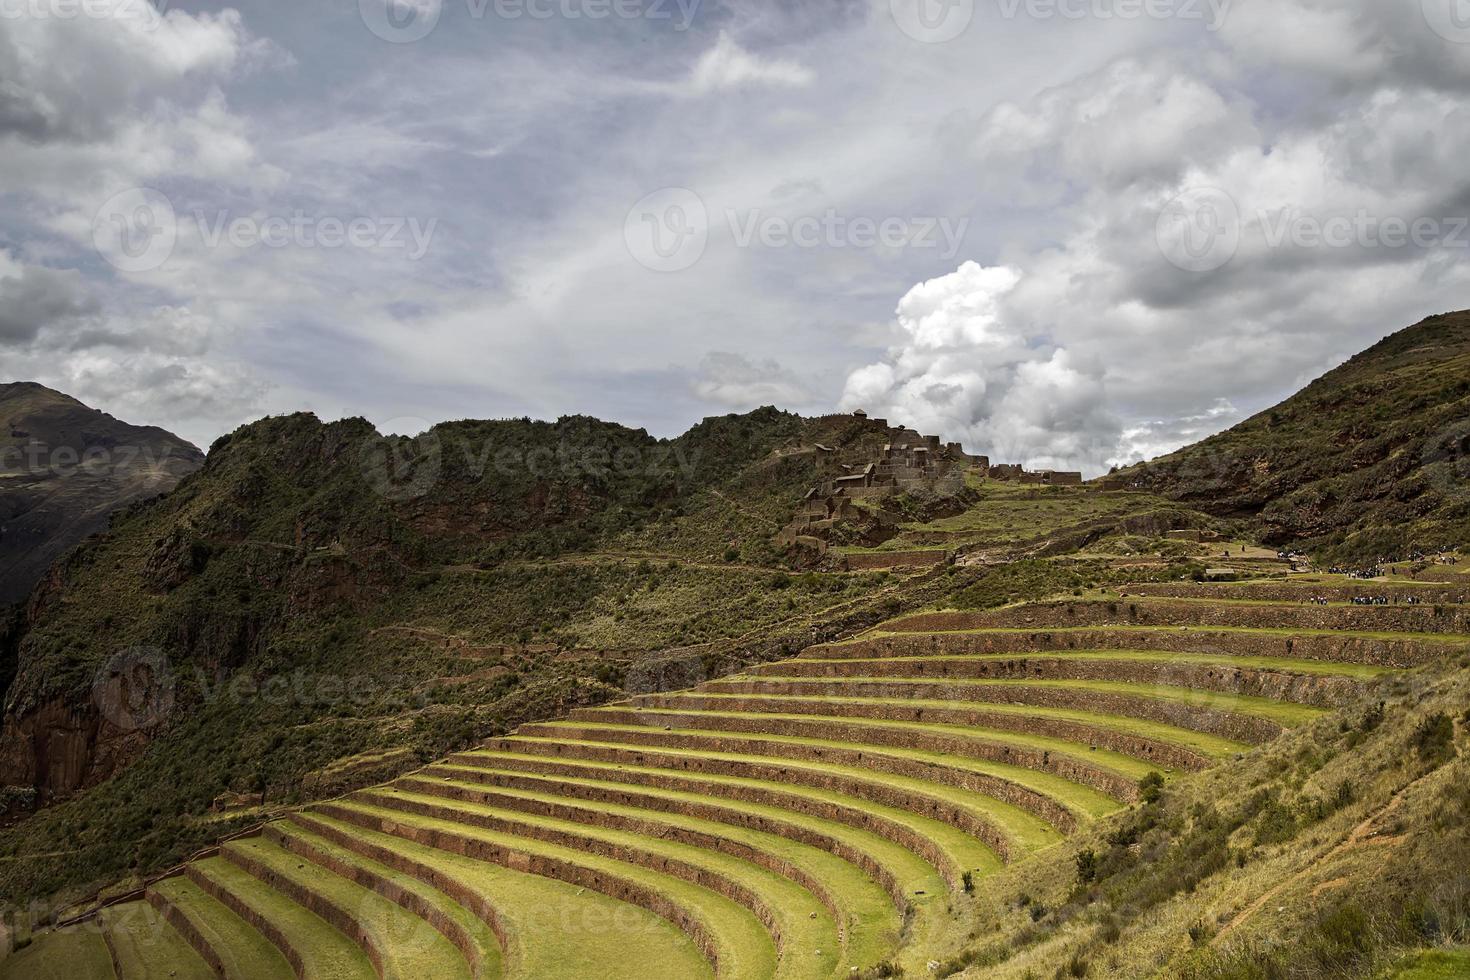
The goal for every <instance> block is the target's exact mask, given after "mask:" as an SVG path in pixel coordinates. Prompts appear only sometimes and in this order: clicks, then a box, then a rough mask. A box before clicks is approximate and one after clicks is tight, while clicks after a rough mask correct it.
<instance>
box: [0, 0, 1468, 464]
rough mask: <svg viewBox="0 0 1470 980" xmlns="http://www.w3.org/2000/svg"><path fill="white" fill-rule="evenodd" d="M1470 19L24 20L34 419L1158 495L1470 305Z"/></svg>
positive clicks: (553, 10) (1290, 13)
mask: <svg viewBox="0 0 1470 980" xmlns="http://www.w3.org/2000/svg"><path fill="white" fill-rule="evenodd" d="M1467 96H1470V2H1467V0H1234V2H1226V0H761V2H756V0H749V2H747V0H311V2H303V3H284V2H281V0H239V2H236V3H234V4H233V5H231V6H228V7H225V6H216V5H213V4H204V3H196V2H191V0H175V2H170V3H168V4H167V6H166V7H165V8H163V9H159V6H149V5H148V3H147V0H0V379H4V380H17V379H34V380H39V381H42V382H44V383H46V384H50V385H52V386H54V387H58V388H61V389H63V390H65V391H68V392H70V393H72V394H75V395H77V396H78V397H80V398H82V399H83V400H85V401H87V402H89V403H91V404H93V405H96V406H97V407H100V408H103V409H105V410H107V411H110V412H112V413H113V414H116V415H118V416H120V417H123V418H126V419H128V420H130V421H137V422H147V423H155V424H160V425H164V426H167V427H169V428H172V429H174V430H176V431H178V432H180V433H181V434H183V435H185V436H187V437H189V438H191V439H193V440H194V441H196V442H199V443H201V444H204V445H207V444H208V443H209V442H210V441H211V440H212V439H213V438H214V437H216V436H217V435H219V434H221V433H223V432H225V431H228V430H229V429H231V428H233V427H234V426H236V425H238V424H240V423H242V422H244V421H248V420H250V419H252V418H255V417H258V416H260V415H262V414H266V413H280V412H286V411H294V410H298V409H303V408H304V409H310V410H313V411H315V412H317V413H318V414H319V415H322V416H323V417H339V416H343V415H365V416H367V417H368V418H370V419H371V420H373V421H374V422H375V423H377V424H378V425H380V426H381V427H383V428H384V429H386V430H392V431H399V432H407V433H412V432H417V431H419V430H420V429H422V428H424V427H425V426H427V425H428V424H430V423H432V422H436V421H439V420H443V419H450V418H466V417H474V418H485V417H504V416H516V415H532V416H536V417H545V418H554V417H556V416H558V415H561V414H568V413H576V412H584V413H589V414H595V415H598V416H602V417H605V418H610V419H615V420H618V421H622V422H625V423H628V424H632V425H637V426H644V427H647V428H648V429H649V430H651V431H653V432H655V433H656V434H661V435H662V434H673V433H676V432H678V431H682V430H683V429H684V428H686V427H687V426H688V425H689V424H690V423H691V422H693V421H695V420H697V419H698V418H700V417H702V416H705V415H709V414H717V413H723V412H727V411H739V410H745V409H749V408H752V407H755V406H757V405H761V404H766V403H775V404H778V405H781V406H783V407H787V408H791V409H795V410H800V411H803V412H822V411H831V410H834V409H838V408H841V409H852V408H857V407H864V408H867V409H868V410H870V411H872V412H874V413H884V414H887V415H888V416H889V417H890V418H893V419H895V420H901V421H904V422H908V423H911V424H914V425H917V426H918V427H919V428H921V429H923V430H925V431H931V432H936V433H942V434H943V435H945V436H946V437H948V438H954V439H964V440H965V441H966V443H967V444H968V445H970V446H971V447H972V448H975V449H978V450H982V451H989V452H990V453H991V454H992V455H993V456H994V457H995V458H996V459H997V460H999V459H1006V460H1021V461H1024V462H1027V463H1030V464H1032V465H1037V466H1041V465H1050V466H1059V467H1061V466H1066V467H1082V468H1085V469H1087V470H1088V471H1089V472H1096V471H1098V470H1100V469H1101V468H1104V467H1106V466H1107V465H1108V464H1110V463H1112V462H1115V461H1127V460H1133V459H1137V458H1140V457H1145V456H1153V455H1156V454H1158V453H1160V452H1163V451H1166V450H1168V449H1171V448H1174V447H1176V446H1178V445H1180V444H1182V443H1185V442H1189V441H1192V440H1194V439H1195V438H1198V437H1199V436H1201V435H1204V434H1207V433H1209V432H1212V431H1215V430H1217V429H1220V428H1223V427H1225V426H1227V425H1229V424H1231V423H1232V422H1234V421H1237V420H1238V419H1240V418H1242V417H1244V416H1245V415H1247V414H1250V413H1252V412H1254V411H1257V410H1259V409H1261V408H1264V407H1266V406H1267V405H1269V404H1271V403H1272V402H1274V401H1275V400H1277V399H1279V398H1280V397H1282V396H1284V395H1286V394H1289V393H1290V392H1291V391H1293V390H1295V389H1296V388H1297V387H1299V386H1300V385H1301V384H1303V383H1304V382H1305V381H1307V380H1310V379H1311V378H1313V377H1315V376H1317V375H1319V374H1321V373H1322V372H1323V371H1324V370H1326V369H1328V368H1330V367H1332V366H1333V365H1334V364H1336V363H1338V362H1340V361H1341V360H1342V359H1343V358H1344V357H1346V356H1349V355H1351V354H1352V353H1354V352H1356V351H1357V350H1360V349H1362V348H1363V347H1365V346H1367V345H1368V344H1370V343H1372V342H1373V341H1375V340H1376V339H1378V338H1379V337H1381V336H1382V335H1384V334H1386V333H1388V332H1391V331H1392V330H1394V329H1397V328H1399V327H1401V326H1406V325H1408V324H1410V323H1413V322H1416V321H1417V320H1419V319H1421V318H1423V317H1424V316H1427V315H1430V314H1433V313H1438V312H1443V311H1446V310H1451V309H1459V308H1463V307H1467V306H1470V288H1467V287H1470V262H1467V261H1466V260H1467V257H1470V231H1467V229H1466V220H1465V218H1466V216H1467V215H1470V168H1467V166H1466V160H1467V159H1470V108H1467V106H1470V101H1467Z"/></svg>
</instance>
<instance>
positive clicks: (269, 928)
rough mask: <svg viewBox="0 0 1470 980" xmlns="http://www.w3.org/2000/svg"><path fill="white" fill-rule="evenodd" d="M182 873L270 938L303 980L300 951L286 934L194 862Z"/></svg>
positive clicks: (304, 965) (304, 971)
mask: <svg viewBox="0 0 1470 980" xmlns="http://www.w3.org/2000/svg"><path fill="white" fill-rule="evenodd" d="M184 873H185V874H186V875H188V876H189V880H190V881H192V882H194V884H196V885H198V886H199V887H200V888H201V889H203V890H204V893H205V894H207V895H209V897H211V898H213V899H214V900H215V901H217V902H219V903H220V904H221V905H223V906H224V907H225V908H227V909H229V910H230V911H231V912H234V913H235V914H236V915H238V916H239V917H240V918H242V919H244V920H245V921H246V922H248V923H249V924H250V925H251V926H253V927H254V928H255V929H256V931H258V932H259V933H260V934H261V935H262V936H264V937H265V938H266V939H268V940H270V943H271V945H272V946H275V947H276V949H279V950H280V951H281V955H282V956H284V957H285V958H286V962H287V963H289V964H291V972H293V973H295V974H296V976H297V977H298V978H299V980H306V961H305V960H304V959H302V956H301V951H300V950H298V949H297V948H296V944H295V943H294V942H292V941H291V937H290V936H289V935H287V934H286V933H285V932H284V931H282V930H281V929H279V928H278V927H277V926H276V924H275V923H274V922H272V921H270V920H269V919H267V918H266V917H265V916H264V915H262V914H261V913H260V911H259V910H258V909H256V908H255V907H254V906H252V905H249V904H247V903H246V902H244V901H242V900H241V899H240V897H239V896H237V895H236V894H235V893H234V892H232V891H230V890H229V889H228V888H225V887H224V886H223V885H221V884H220V883H218V882H216V881H214V880H213V879H212V878H210V877H209V876H208V875H206V874H204V872H202V871H200V870H199V869H198V868H196V867H195V866H194V865H189V867H188V869H187V870H185V872H184Z"/></svg>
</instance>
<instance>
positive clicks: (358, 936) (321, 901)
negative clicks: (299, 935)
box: [220, 844, 387, 977]
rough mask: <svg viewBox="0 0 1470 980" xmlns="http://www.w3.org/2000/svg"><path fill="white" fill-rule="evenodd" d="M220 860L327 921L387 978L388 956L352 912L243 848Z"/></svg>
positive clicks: (228, 848) (223, 853) (230, 850)
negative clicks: (239, 869) (227, 862)
mask: <svg viewBox="0 0 1470 980" xmlns="http://www.w3.org/2000/svg"><path fill="white" fill-rule="evenodd" d="M220 856H221V857H223V858H224V859H225V860H226V861H229V862H230V863H231V864H234V865H235V866H237V867H239V868H241V869H242V870H244V871H246V872H247V873H249V874H250V875H251V876H252V877H254V878H258V879H259V880H260V881H262V882H264V883H265V884H267V885H269V886H270V887H271V888H273V889H275V890H276V891H277V892H280V893H281V894H282V895H284V896H286V897H287V898H289V899H290V900H291V901H293V902H295V903H296V904H297V905H300V906H301V907H302V908H304V909H307V910H309V911H311V912H314V913H315V914H316V915H317V916H319V917H320V918H322V919H323V920H325V921H326V923H327V924H328V925H330V926H332V928H334V929H336V930H337V931H338V932H340V933H342V935H344V936H346V937H347V938H348V939H350V940H352V942H353V943H355V944H356V945H357V947H358V948H359V949H361V950H362V951H363V952H364V953H366V954H367V958H368V960H369V962H371V963H372V965H373V972H375V973H377V975H378V976H380V977H381V976H384V975H385V964H386V963H387V953H386V951H385V950H384V949H383V947H382V945H381V944H380V942H379V941H378V937H377V936H375V935H373V934H372V933H370V932H369V931H368V930H367V929H366V928H364V927H363V924H362V923H361V922H360V921H358V918H357V916H356V915H354V914H353V911H352V910H351V909H344V908H343V907H342V906H340V905H338V904H337V903H336V902H334V901H332V900H331V899H329V898H327V897H326V896H325V895H323V894H322V893H321V892H318V891H316V890H315V889H312V888H308V887H306V886H305V885H302V884H300V883H299V882H297V881H296V880H295V879H292V878H288V877H287V876H285V875H283V874H281V873H280V872H278V871H276V870H275V869H274V868H272V867H270V866H269V865H267V864H266V863H265V862H263V861H261V860H259V859H258V858H256V857H254V856H252V855H250V854H247V853H245V852H244V851H243V850H241V849H240V847H239V846H237V845H234V844H230V845H226V846H225V847H224V849H223V850H222V851H221V853H220Z"/></svg>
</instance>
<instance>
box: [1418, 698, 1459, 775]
mask: <svg viewBox="0 0 1470 980" xmlns="http://www.w3.org/2000/svg"><path fill="white" fill-rule="evenodd" d="M1454 742H1455V723H1454V722H1453V721H1451V720H1450V716H1449V715H1447V714H1445V713H1444V712H1443V711H1440V712H1437V713H1435V714H1432V715H1430V716H1429V717H1428V718H1425V719H1424V720H1423V721H1421V722H1420V723H1419V727H1418V728H1416V729H1414V735H1413V737H1412V738H1411V739H1410V744H1412V745H1413V746H1414V748H1415V749H1417V750H1418V751H1419V758H1421V759H1423V760H1424V761H1426V762H1430V763H1434V764H1436V765H1437V764H1439V763H1442V762H1447V761H1448V760H1450V759H1452V758H1454V755H1455V745H1454Z"/></svg>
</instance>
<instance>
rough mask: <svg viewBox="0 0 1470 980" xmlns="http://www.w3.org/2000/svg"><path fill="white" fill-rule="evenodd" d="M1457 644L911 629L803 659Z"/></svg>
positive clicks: (1385, 652)
mask: <svg viewBox="0 0 1470 980" xmlns="http://www.w3.org/2000/svg"><path fill="white" fill-rule="evenodd" d="M1464 649H1465V646H1464V644H1461V643H1453V642H1448V641H1440V640H1425V639H1402V640H1399V639H1394V640H1385V639H1378V638H1374V637H1364V636H1346V635H1335V636H1333V635H1314V634H1290V635H1288V634H1274V633H1232V632H1225V631H1221V630H1208V629H1172V630H1171V629H1147V628H1130V627H1126V626H1120V627H1116V628H1113V629H1076V630H1034V631H1030V630H1006V631H999V632H979V633H927V634H926V633H913V634H909V635H904V636H881V637H872V638H869V639H863V640H855V641H851V642H848V643H832V644H819V645H817V646H812V647H808V648H807V649H806V650H804V651H803V652H802V654H801V656H802V657H803V658H816V659H822V660H837V659H841V658H844V657H857V658H861V659H871V658H874V657H930V656H934V655H936V654H946V653H1047V652H1059V651H1065V650H1165V651H1172V652H1174V653H1208V654H1216V655H1220V656H1234V657H1289V658H1294V659H1297V660H1331V661H1337V662H1340V663H1361V664H1374V665H1376V666H1380V667H1401V668H1410V667H1418V666H1420V665H1422V664H1426V663H1430V662H1432V661H1434V660H1436V659H1438V658H1439V657H1442V656H1447V655H1454V654H1458V653H1461V652H1463V651H1464Z"/></svg>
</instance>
